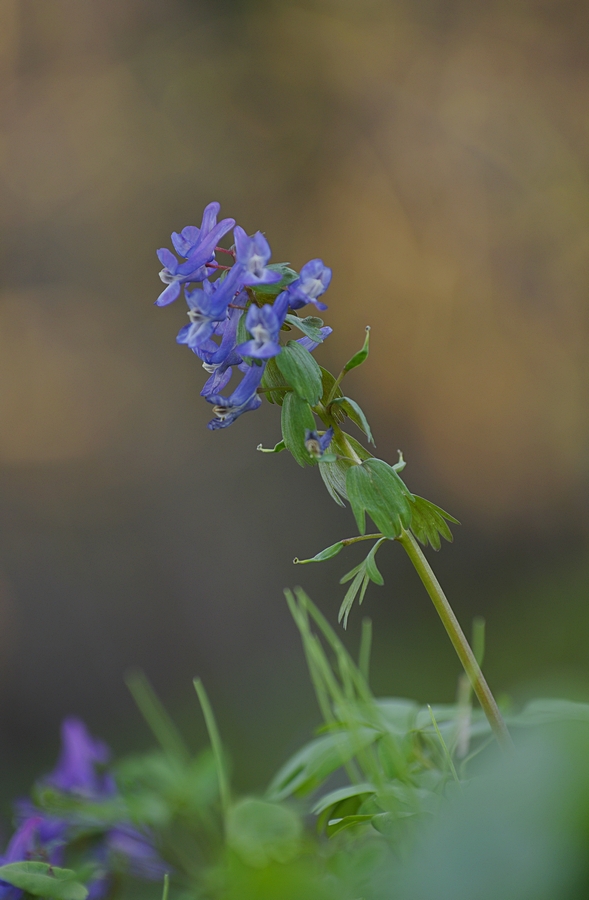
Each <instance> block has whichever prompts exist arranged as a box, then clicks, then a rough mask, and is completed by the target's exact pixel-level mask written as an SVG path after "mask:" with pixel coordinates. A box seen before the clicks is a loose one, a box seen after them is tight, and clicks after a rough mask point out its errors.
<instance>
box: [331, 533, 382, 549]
mask: <svg viewBox="0 0 589 900" xmlns="http://www.w3.org/2000/svg"><path fill="white" fill-rule="evenodd" d="M383 537H384V534H380V532H379V533H378V534H358V535H356V537H351V538H342V540H341V541H340V543H341V544H343V545H344V547H348V546H349V545H350V544H357V543H358V541H379V540H380V539H381V538H383Z"/></svg>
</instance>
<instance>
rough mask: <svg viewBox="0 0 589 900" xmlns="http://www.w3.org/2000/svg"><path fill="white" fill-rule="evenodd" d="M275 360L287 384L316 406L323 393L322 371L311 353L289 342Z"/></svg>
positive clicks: (295, 343) (299, 345)
mask: <svg viewBox="0 0 589 900" xmlns="http://www.w3.org/2000/svg"><path fill="white" fill-rule="evenodd" d="M275 359H276V365H277V367H278V368H279V369H280V371H281V372H282V374H283V375H284V378H285V380H286V381H287V383H288V384H290V385H291V387H293V388H294V390H295V391H296V392H297V394H298V395H299V397H302V398H303V400H306V401H307V403H310V404H311V406H315V404H316V403H317V402H318V400H319V398H320V397H321V394H322V393H323V385H322V381H321V369H320V368H319V365H318V363H317V362H316V360H315V359H314V357H313V356H311V354H310V353H309V351H308V350H305V348H304V347H302V346H301V344H298V343H297V342H296V341H289V342H288V344H287V345H286V347H283V348H282V352H281V353H279V354H278V356H277V357H275Z"/></svg>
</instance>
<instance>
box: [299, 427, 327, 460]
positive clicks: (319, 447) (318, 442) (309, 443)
mask: <svg viewBox="0 0 589 900" xmlns="http://www.w3.org/2000/svg"><path fill="white" fill-rule="evenodd" d="M332 438H333V428H328V429H327V431H326V432H325V433H324V434H322V435H319V432H317V431H311V430H310V429H309V428H307V429H306V431H305V447H306V448H307V450H308V451H309V453H310V454H311V456H314V457H315V459H321V457H322V456H323V454H324V453H325V451H326V450H327V448H328V447H329V445H330V444H331V441H332Z"/></svg>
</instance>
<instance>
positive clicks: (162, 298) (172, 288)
mask: <svg viewBox="0 0 589 900" xmlns="http://www.w3.org/2000/svg"><path fill="white" fill-rule="evenodd" d="M180 291H181V286H180V283H179V282H178V281H173V282H172V284H169V285H168V286H167V288H165V289H164V290H163V291H162V292H161V294H160V295H159V297H158V298H157V300H156V301H155V305H156V306H168V304H170V303H173V302H174V300H177V299H178V297H179V296H180Z"/></svg>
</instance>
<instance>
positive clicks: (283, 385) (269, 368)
mask: <svg viewBox="0 0 589 900" xmlns="http://www.w3.org/2000/svg"><path fill="white" fill-rule="evenodd" d="M261 387H263V388H266V389H267V388H276V390H266V398H267V400H268V401H269V402H270V403H277V404H278V406H282V401H283V400H284V395H285V394H286V393H287V392H288V391H292V386H291V385H290V384H288V382H286V381H285V378H284V375H283V374H282V372H281V371H280V370H279V368H278V366H277V365H276V357H275V356H273V357H271V359H269V360H268V363H267V365H266V368H265V370H264V374H263V375H262V384H261Z"/></svg>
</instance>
